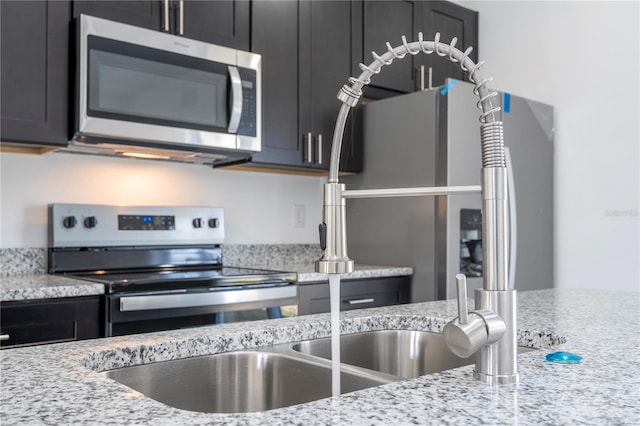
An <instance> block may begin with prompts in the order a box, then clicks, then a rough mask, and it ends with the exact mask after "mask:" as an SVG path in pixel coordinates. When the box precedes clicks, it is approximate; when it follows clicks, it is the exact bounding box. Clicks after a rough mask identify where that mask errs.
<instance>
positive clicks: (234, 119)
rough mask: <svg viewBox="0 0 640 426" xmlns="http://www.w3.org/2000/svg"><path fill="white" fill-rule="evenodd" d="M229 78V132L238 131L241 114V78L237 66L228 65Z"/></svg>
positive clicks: (234, 132)
mask: <svg viewBox="0 0 640 426" xmlns="http://www.w3.org/2000/svg"><path fill="white" fill-rule="evenodd" d="M229 78H230V79H231V114H230V117H231V118H229V129H228V130H229V133H232V134H236V133H238V127H239V126H240V117H241V116H242V79H241V78H240V73H239V72H238V68H236V67H234V66H231V65H229Z"/></svg>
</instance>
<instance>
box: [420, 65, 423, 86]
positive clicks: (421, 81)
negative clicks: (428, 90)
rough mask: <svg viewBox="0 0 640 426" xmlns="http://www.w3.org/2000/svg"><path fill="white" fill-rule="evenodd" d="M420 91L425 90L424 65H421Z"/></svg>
mask: <svg viewBox="0 0 640 426" xmlns="http://www.w3.org/2000/svg"><path fill="white" fill-rule="evenodd" d="M420 90H421V91H422V90H424V65H420Z"/></svg>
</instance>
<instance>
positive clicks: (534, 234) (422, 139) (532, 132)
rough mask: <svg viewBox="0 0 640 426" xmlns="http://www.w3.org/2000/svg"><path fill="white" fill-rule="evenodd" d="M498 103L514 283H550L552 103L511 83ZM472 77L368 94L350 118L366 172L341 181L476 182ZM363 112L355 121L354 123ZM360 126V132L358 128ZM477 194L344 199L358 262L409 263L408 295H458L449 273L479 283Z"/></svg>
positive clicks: (366, 185)
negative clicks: (509, 176)
mask: <svg viewBox="0 0 640 426" xmlns="http://www.w3.org/2000/svg"><path fill="white" fill-rule="evenodd" d="M495 99H496V100H497V101H498V102H497V103H498V104H500V106H501V107H502V112H501V113H500V114H501V116H502V117H501V119H502V121H503V122H504V135H505V136H504V138H505V146H506V147H507V148H508V151H509V153H510V157H511V163H512V165H513V167H512V171H513V189H514V192H515V209H516V210H515V211H516V215H515V217H516V221H515V229H516V238H517V242H516V244H515V247H516V250H515V262H514V263H515V285H514V286H515V288H516V290H533V289H542V288H551V287H553V276H554V273H553V269H554V254H553V253H554V244H553V107H551V106H549V105H546V104H542V103H540V102H536V101H532V100H528V99H525V98H522V97H519V96H516V95H513V94H510V93H506V92H500V93H499V95H498V96H497V97H496V98H495ZM476 102H477V96H476V95H474V94H473V86H472V85H471V84H469V83H466V82H461V81H455V80H453V81H447V83H446V84H445V86H443V87H438V88H435V89H431V90H426V91H422V92H416V93H411V94H407V95H401V96H397V97H393V98H388V99H384V100H380V101H375V102H370V103H367V104H365V105H363V106H362V107H360V108H361V109H360V111H357V112H356V116H357V117H358V119H357V120H355V121H356V123H354V124H355V125H356V127H357V129H359V130H360V131H361V135H360V137H362V138H363V141H364V159H363V161H364V163H363V172H362V173H361V174H358V175H352V176H345V177H344V178H343V179H342V180H343V181H344V183H346V186H347V189H371V188H393V187H413V186H450V185H479V184H480V167H481V160H480V148H481V147H480V126H479V122H478V117H479V110H478V109H477V108H476ZM359 121H361V124H360V123H357V122H359ZM356 133H358V132H357V131H356ZM480 208H481V201H480V195H479V194H478V195H453V196H439V197H411V198H389V199H379V198H378V199H349V200H347V209H346V211H347V244H348V253H349V256H350V257H351V258H352V259H354V260H355V262H356V263H362V264H380V265H407V266H412V267H413V268H414V276H413V283H412V297H411V300H412V302H420V301H427V300H435V299H445V298H453V297H455V294H456V293H455V278H454V277H455V275H456V274H457V273H459V272H463V273H465V274H466V275H467V282H468V285H469V289H470V290H471V289H473V288H479V287H482V240H481V239H482V233H481V223H482V216H481V211H480Z"/></svg>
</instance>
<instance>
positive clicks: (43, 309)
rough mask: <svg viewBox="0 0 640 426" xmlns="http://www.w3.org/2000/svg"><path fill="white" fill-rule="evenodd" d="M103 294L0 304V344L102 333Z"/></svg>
mask: <svg viewBox="0 0 640 426" xmlns="http://www.w3.org/2000/svg"><path fill="white" fill-rule="evenodd" d="M103 313H104V312H103V305H102V299H101V298H100V296H86V297H71V298H62V299H42V300H24V301H15V302H3V303H2V304H0V335H1V336H2V340H1V341H0V346H1V347H3V348H6V347H15V346H26V345H36V344H44V343H58V342H69V341H73V340H82V339H92V338H96V337H102V335H103V332H102V330H101V329H102V323H103V321H102V317H103Z"/></svg>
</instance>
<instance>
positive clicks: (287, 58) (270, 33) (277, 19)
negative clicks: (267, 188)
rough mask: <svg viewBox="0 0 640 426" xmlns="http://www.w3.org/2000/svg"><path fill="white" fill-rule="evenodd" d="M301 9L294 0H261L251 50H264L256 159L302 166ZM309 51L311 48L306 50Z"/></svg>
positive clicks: (255, 12) (255, 5)
mask: <svg viewBox="0 0 640 426" xmlns="http://www.w3.org/2000/svg"><path fill="white" fill-rule="evenodd" d="M298 9H299V4H298V2H295V1H288V0H282V1H258V2H254V3H253V4H252V10H251V16H252V18H251V21H252V22H251V50H252V51H253V52H256V53H260V54H262V151H261V152H259V153H257V154H255V155H254V156H253V161H254V162H257V163H263V164H274V165H289V166H302V165H303V164H304V163H303V151H302V146H303V134H302V133H299V131H298V98H299V83H298ZM307 53H308V52H307Z"/></svg>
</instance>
